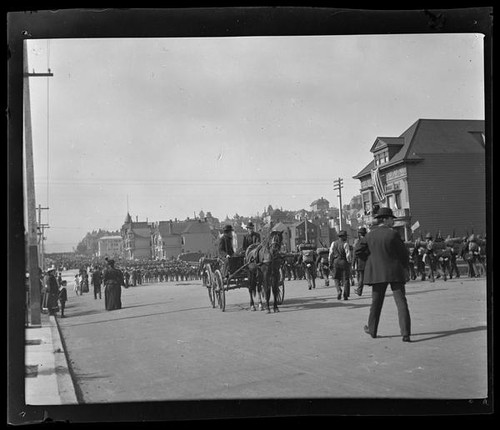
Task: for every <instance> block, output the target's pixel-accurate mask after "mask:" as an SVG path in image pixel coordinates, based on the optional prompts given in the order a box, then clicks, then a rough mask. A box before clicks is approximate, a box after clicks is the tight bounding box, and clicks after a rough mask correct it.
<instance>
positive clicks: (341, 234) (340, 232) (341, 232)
mask: <svg viewBox="0 0 500 430" xmlns="http://www.w3.org/2000/svg"><path fill="white" fill-rule="evenodd" d="M337 236H339V237H347V231H345V230H340V231H339V234H338V235H337Z"/></svg>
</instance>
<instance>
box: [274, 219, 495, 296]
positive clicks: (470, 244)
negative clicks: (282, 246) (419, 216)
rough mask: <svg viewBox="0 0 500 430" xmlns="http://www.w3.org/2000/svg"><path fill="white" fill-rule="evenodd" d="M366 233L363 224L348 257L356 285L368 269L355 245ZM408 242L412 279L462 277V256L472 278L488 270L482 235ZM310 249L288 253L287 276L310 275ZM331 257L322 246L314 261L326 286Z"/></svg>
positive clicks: (316, 270)
mask: <svg viewBox="0 0 500 430" xmlns="http://www.w3.org/2000/svg"><path fill="white" fill-rule="evenodd" d="M366 233H367V230H366V228H364V227H360V228H359V229H358V238H357V239H356V241H355V242H354V244H353V245H348V247H349V249H348V251H347V253H346V259H347V261H348V262H349V263H350V271H349V272H350V273H349V276H350V279H351V284H352V285H355V284H359V283H362V281H361V280H360V272H362V271H363V270H364V266H363V262H362V261H361V260H360V259H359V258H357V257H356V256H355V253H354V248H355V247H356V243H357V242H358V240H360V238H362V237H364V236H365V235H366ZM405 245H406V248H407V249H408V253H409V266H408V273H409V279H411V280H417V279H419V280H422V281H424V280H426V279H428V280H429V281H431V282H434V281H435V280H436V279H439V278H442V279H443V280H445V281H446V280H447V279H452V278H453V277H457V278H458V277H460V276H461V273H460V269H459V267H458V259H462V260H463V261H464V262H465V263H466V265H467V276H468V277H480V276H484V275H485V273H486V240H485V239H484V238H481V237H480V236H479V237H478V236H475V235H470V236H465V237H463V238H446V239H442V238H440V237H438V238H436V239H434V238H433V236H432V235H431V234H427V235H426V236H425V238H423V239H417V240H416V241H414V242H406V243H405ZM300 248H302V249H300ZM309 249H310V247H298V248H297V251H296V252H294V253H287V254H284V259H283V267H282V272H283V276H284V278H285V279H288V280H291V279H294V280H297V279H298V280H300V279H304V278H306V274H307V272H306V270H304V264H303V263H304V259H303V254H304V252H306V250H309ZM330 256H331V253H330V251H329V249H328V248H318V249H317V250H316V252H315V254H314V259H313V260H312V261H313V264H314V267H315V275H316V276H317V277H319V278H321V279H324V280H325V285H326V286H328V285H329V274H330V271H331V269H332V267H331V261H330Z"/></svg>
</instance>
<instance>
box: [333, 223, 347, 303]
mask: <svg viewBox="0 0 500 430" xmlns="http://www.w3.org/2000/svg"><path fill="white" fill-rule="evenodd" d="M338 236H339V238H338V239H337V240H336V241H335V242H332V244H331V245H330V252H329V255H328V259H329V262H330V267H331V269H332V273H333V274H332V278H333V283H334V285H335V287H336V288H337V300H340V299H341V298H342V287H344V300H348V299H349V296H350V293H351V270H350V269H351V251H350V249H349V244H348V243H347V232H346V231H345V230H340V231H339V234H338ZM341 282H342V287H341V285H340V283H341Z"/></svg>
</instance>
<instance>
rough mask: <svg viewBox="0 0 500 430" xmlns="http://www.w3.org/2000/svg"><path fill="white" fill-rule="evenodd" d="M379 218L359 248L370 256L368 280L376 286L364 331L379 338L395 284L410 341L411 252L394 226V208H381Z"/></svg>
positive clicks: (404, 333) (405, 338) (400, 315)
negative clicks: (408, 293) (387, 295)
mask: <svg viewBox="0 0 500 430" xmlns="http://www.w3.org/2000/svg"><path fill="white" fill-rule="evenodd" d="M375 218H376V220H377V225H376V226H375V227H374V228H373V230H372V231H370V232H369V233H368V234H367V235H366V242H365V243H361V244H360V246H359V248H358V249H357V250H356V254H357V255H359V256H365V257H367V260H366V265H365V273H364V283H365V284H367V285H371V286H372V304H371V307H370V315H369V317H368V325H366V326H365V327H364V330H365V332H366V333H367V334H369V335H370V336H371V337H373V338H375V337H377V329H378V324H379V321H380V314H381V312H382V305H383V304H384V298H385V292H386V290H387V286H388V285H389V284H391V289H392V292H393V296H394V300H395V302H396V306H397V309H398V319H399V328H400V331H401V335H402V336H403V342H410V334H411V319H410V311H409V310H408V302H407V301H406V292H405V283H406V282H407V281H408V269H407V268H408V258H409V257H408V252H407V251H406V247H405V245H404V242H403V240H402V239H401V237H400V236H399V234H398V232H396V231H395V230H393V229H392V226H393V225H394V218H395V216H394V215H393V213H392V210H391V209H390V208H386V207H383V208H380V209H379V211H378V213H377V215H376V216H375Z"/></svg>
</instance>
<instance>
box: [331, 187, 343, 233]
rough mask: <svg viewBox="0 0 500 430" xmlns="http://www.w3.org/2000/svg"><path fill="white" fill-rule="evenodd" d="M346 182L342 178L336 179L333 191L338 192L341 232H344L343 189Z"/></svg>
mask: <svg viewBox="0 0 500 430" xmlns="http://www.w3.org/2000/svg"><path fill="white" fill-rule="evenodd" d="M343 182H344V180H343V179H342V178H338V179H335V181H333V189H334V190H338V192H339V193H338V194H337V197H338V198H339V230H342V188H344V185H343Z"/></svg>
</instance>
